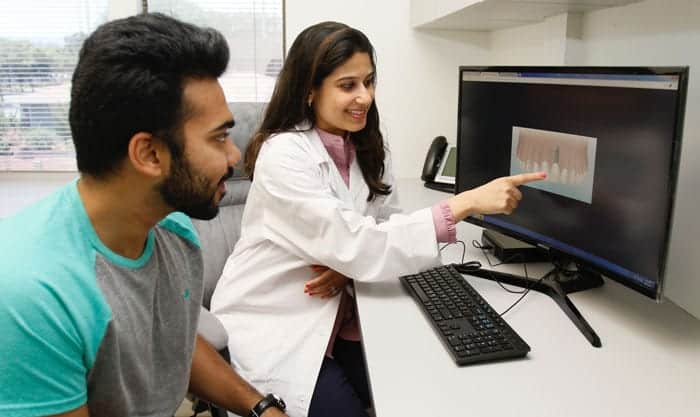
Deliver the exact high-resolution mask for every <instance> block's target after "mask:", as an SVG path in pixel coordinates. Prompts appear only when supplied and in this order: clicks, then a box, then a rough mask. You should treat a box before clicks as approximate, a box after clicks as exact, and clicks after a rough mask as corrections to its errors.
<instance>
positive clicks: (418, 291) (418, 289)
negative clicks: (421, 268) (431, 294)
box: [411, 284, 430, 303]
mask: <svg viewBox="0 0 700 417" xmlns="http://www.w3.org/2000/svg"><path fill="white" fill-rule="evenodd" d="M411 288H413V291H415V292H416V294H418V298H420V300H421V301H422V302H423V303H429V302H430V298H428V296H427V295H425V293H424V292H423V289H421V287H420V285H418V284H411Z"/></svg>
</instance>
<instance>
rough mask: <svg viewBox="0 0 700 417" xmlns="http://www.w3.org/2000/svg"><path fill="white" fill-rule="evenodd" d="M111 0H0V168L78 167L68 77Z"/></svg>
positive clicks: (103, 20) (58, 168)
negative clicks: (70, 123)
mask: <svg viewBox="0 0 700 417" xmlns="http://www.w3.org/2000/svg"><path fill="white" fill-rule="evenodd" d="M107 13H108V0H63V1H61V2H55V1H51V0H37V1H31V2H28V1H24V0H3V1H0V171H8V170H9V171H36V170H52V171H63V170H75V152H74V150H73V142H72V140H71V135H70V127H69V125H68V103H69V100H70V79H71V76H72V74H73V70H74V68H75V64H76V62H77V57H78V51H79V50H80V47H81V45H82V42H83V40H84V39H85V37H86V36H87V34H89V33H90V32H91V31H93V30H94V29H95V28H96V27H97V26H98V25H99V24H101V23H103V22H105V21H107Z"/></svg>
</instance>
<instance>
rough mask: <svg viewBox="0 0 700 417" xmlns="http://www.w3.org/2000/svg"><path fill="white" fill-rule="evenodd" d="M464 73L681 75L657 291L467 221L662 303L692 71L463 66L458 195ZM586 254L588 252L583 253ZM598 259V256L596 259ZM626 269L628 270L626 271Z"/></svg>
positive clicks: (473, 219) (474, 219) (565, 253)
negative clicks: (584, 268)
mask: <svg viewBox="0 0 700 417" xmlns="http://www.w3.org/2000/svg"><path fill="white" fill-rule="evenodd" d="M464 72H544V73H546V72H552V73H560V74H566V73H571V74H576V73H588V74H611V75H618V74H619V75H678V76H679V79H678V97H677V102H676V105H677V108H678V111H677V114H676V124H675V132H674V134H673V142H672V151H671V155H672V156H671V167H670V175H669V179H668V187H669V193H668V196H667V197H668V199H669V201H668V203H669V206H668V207H669V210H668V213H666V218H665V219H663V221H664V222H665V226H666V227H665V229H666V234H665V237H664V242H663V245H662V248H661V252H662V253H661V254H660V258H659V259H660V260H661V262H660V265H659V271H658V275H659V279H658V281H657V282H656V288H655V289H653V290H652V289H649V288H648V287H645V286H643V285H641V284H637V283H635V282H633V281H632V280H630V279H629V278H627V277H625V276H623V275H620V274H618V273H616V272H615V271H613V270H610V269H609V268H605V267H603V266H601V265H598V264H596V263H593V262H592V261H590V260H588V259H585V258H582V257H579V256H577V255H575V254H574V253H571V252H568V251H566V250H563V249H561V248H554V247H551V246H549V245H548V244H542V243H541V242H540V241H538V240H537V239H534V238H531V237H529V236H527V235H524V234H521V233H518V232H516V231H514V230H511V229H507V228H505V227H501V226H498V225H495V224H492V223H490V222H487V221H484V220H483V217H482V216H469V217H467V218H466V219H464V221H466V222H468V223H472V224H475V225H477V226H480V227H483V228H487V229H492V230H495V231H498V232H500V233H503V234H505V235H508V236H511V237H513V238H516V239H519V240H522V241H524V242H527V243H530V244H532V245H535V246H538V247H540V248H543V249H545V250H547V251H549V252H550V253H551V254H552V256H553V257H561V256H565V257H567V258H570V259H571V260H572V261H574V262H576V263H577V264H581V265H584V266H585V267H586V268H589V269H591V270H593V271H595V272H598V273H600V274H601V275H604V276H606V277H608V278H611V279H613V280H615V281H617V282H619V283H621V284H622V285H624V286H627V287H629V288H631V289H633V290H635V291H637V292H639V293H641V294H643V295H645V296H647V297H650V298H653V299H655V300H657V301H660V300H661V297H662V295H663V290H664V283H665V280H666V277H665V274H666V266H667V261H668V248H669V242H670V240H671V234H672V226H673V213H674V208H675V200H676V198H675V197H676V192H677V183H678V174H679V168H680V157H681V145H682V138H683V124H684V115H685V104H686V95H687V89H688V74H689V67H687V66H677V67H676V66H649V67H638V66H630V67H627V66H619V67H610V66H460V67H459V78H458V89H459V90H458V91H459V99H458V100H459V101H458V104H457V158H458V160H457V170H456V175H455V182H456V183H455V193H459V192H460V191H464V190H461V187H460V185H461V181H460V172H461V170H460V169H459V155H460V154H461V152H460V146H461V145H460V144H461V142H462V141H461V137H462V123H461V114H462V82H463V81H462V77H463V73H464ZM584 252H586V251H584ZM596 256H598V255H596ZM625 269H627V268H625Z"/></svg>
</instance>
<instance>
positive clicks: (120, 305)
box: [0, 181, 202, 417]
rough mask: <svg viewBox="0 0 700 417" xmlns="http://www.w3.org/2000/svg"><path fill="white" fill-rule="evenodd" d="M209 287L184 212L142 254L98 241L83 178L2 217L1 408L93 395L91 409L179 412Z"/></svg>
mask: <svg viewBox="0 0 700 417" xmlns="http://www.w3.org/2000/svg"><path fill="white" fill-rule="evenodd" d="M201 297H202V257H201V252H200V248H199V241H198V239H197V237H196V234H195V231H194V228H193V226H192V223H191V221H190V220H189V218H187V217H186V216H185V215H183V214H181V213H174V214H171V215H170V216H168V217H167V218H165V219H164V220H163V221H162V222H160V223H159V224H158V225H157V226H156V227H155V228H153V229H152V230H151V231H150V232H149V234H148V239H147V241H146V244H145V249H144V251H143V254H142V255H141V256H140V257H139V258H138V259H129V258H125V257H122V256H120V255H118V254H116V253H114V252H112V251H111V250H110V249H109V248H107V247H106V246H105V245H104V244H103V243H102V242H101V241H100V239H99V238H98V236H97V234H96V233H95V230H94V228H93V227H92V224H91V223H90V220H89V218H88V216H87V213H86V211H85V208H84V206H83V204H82V201H81V199H80V195H79V193H78V190H77V181H74V182H72V183H71V184H69V185H67V186H65V187H63V188H62V189H60V190H59V191H57V192H56V193H54V194H52V195H51V196H49V197H48V198H46V199H44V200H42V201H41V202H39V203H37V204H35V205H33V206H31V207H29V208H28V209H25V210H23V211H22V212H20V213H19V214H17V215H15V216H13V217H10V218H8V219H5V220H0V334H1V335H2V336H3V341H2V343H0V415H2V416H5V417H12V416H42V415H51V414H59V413H62V412H66V411H69V410H72V409H75V408H78V407H80V406H81V405H83V404H85V403H87V404H88V408H89V411H90V415H93V416H149V417H151V416H152V417H156V416H172V415H173V414H174V412H175V409H176V408H177V407H178V405H179V403H180V401H181V400H182V398H183V397H184V395H185V393H186V390H187V385H188V379H189V372H190V364H191V358H192V352H193V347H194V340H195V336H196V327H197V320H198V317H199V309H200V305H201Z"/></svg>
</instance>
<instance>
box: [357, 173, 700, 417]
mask: <svg viewBox="0 0 700 417" xmlns="http://www.w3.org/2000/svg"><path fill="white" fill-rule="evenodd" d="M398 186H399V192H400V196H401V199H402V204H403V206H404V207H405V208H406V209H409V210H412V209H418V208H421V207H427V206H430V205H432V204H433V203H435V202H437V201H439V200H441V199H444V198H445V197H447V196H448V194H444V193H440V192H437V191H432V190H428V189H425V188H424V187H423V186H422V185H421V183H420V182H419V181H418V180H410V181H409V180H406V181H399V183H398ZM457 233H458V238H459V239H461V240H463V241H465V242H466V243H467V244H468V246H467V255H466V258H465V260H474V259H478V260H481V261H482V263H484V264H486V262H485V261H484V259H483V258H482V256H481V253H480V252H479V251H478V250H476V249H474V248H472V247H471V245H470V244H469V242H471V240H472V239H478V238H479V237H480V233H481V229H480V228H478V227H476V226H473V225H471V224H467V223H465V222H462V223H460V224H459V225H458V231H457ZM461 250H462V249H461V245H452V246H450V247H448V248H447V249H445V251H444V252H443V260H444V262H445V263H450V262H456V261H459V258H460V257H461ZM545 269H546V266H545V265H539V266H538V267H533V268H528V272H529V273H530V275H531V276H541V275H542V273H543V272H544V271H545ZM497 270H505V271H517V272H518V273H521V270H519V269H518V267H517V266H508V267H507V268H501V267H499V268H498V269H497ZM467 279H468V281H469V282H470V283H471V284H472V285H473V286H474V287H475V288H476V289H477V290H478V291H479V292H480V293H481V294H482V296H484V298H486V300H487V301H488V302H489V303H490V304H491V305H492V306H493V307H494V308H495V309H496V310H497V311H503V310H505V308H507V307H508V306H509V305H510V304H511V303H512V302H513V301H515V300H516V299H517V297H518V295H515V294H509V293H507V292H505V291H504V290H503V289H501V288H500V287H499V286H498V285H497V284H496V283H494V282H491V281H488V280H483V279H479V278H473V277H472V278H469V277H467ZM356 288H357V293H358V300H357V301H358V308H359V314H360V322H361V327H362V333H363V338H364V345H365V353H366V355H367V364H368V368H369V378H370V384H371V388H372V392H373V396H374V405H375V410H376V413H377V417H409V416H410V417H413V416H421V417H441V416H445V417H447V416H450V417H452V416H470V417H488V416H495V417H507V416H517V417H527V416H532V417H548V416H552V417H578V416H596V417H607V416H610V417H626V416H630V417H632V416H634V417H680V416H700V321H699V320H697V319H695V318H693V317H692V316H690V315H689V314H687V313H686V312H685V311H683V310H682V309H680V308H679V307H677V306H676V305H674V304H672V303H670V302H666V303H662V304H657V303H655V302H654V301H653V300H650V299H648V298H646V297H643V296H641V295H639V294H638V293H636V292H634V291H632V290H629V289H627V288H626V287H623V286H621V285H619V284H617V283H616V282H614V281H611V280H607V279H606V280H605V285H603V287H601V288H597V289H594V290H588V291H584V292H581V293H576V294H572V295H570V298H571V300H572V301H573V302H574V304H575V305H576V306H577V307H578V309H579V310H580V311H581V313H582V314H583V316H584V317H585V318H586V320H587V321H588V322H589V323H590V324H591V326H592V327H593V329H594V330H595V331H596V332H597V333H598V335H599V336H600V338H601V340H602V343H603V347H602V348H600V349H596V348H594V347H592V346H591V345H590V344H589V343H588V341H587V340H586V339H585V338H584V336H583V335H582V334H581V333H580V332H579V330H578V329H577V328H576V327H575V326H574V325H573V323H572V322H571V321H570V320H569V318H568V317H567V316H566V315H565V314H564V312H563V311H561V309H560V308H559V307H558V306H557V305H556V304H555V303H554V301H552V300H551V299H550V298H549V297H548V296H546V295H544V294H540V293H537V292H534V291H533V292H530V294H528V295H527V296H526V297H525V299H523V300H522V301H521V302H520V303H519V304H518V305H517V306H516V307H515V308H513V310H511V311H510V312H509V313H508V314H506V315H505V316H504V318H505V319H506V321H507V322H508V323H509V324H510V325H511V327H513V329H515V331H516V332H517V333H518V334H519V335H520V336H521V337H522V338H523V339H524V340H525V341H526V342H527V343H528V344H529V345H530V347H531V349H532V351H531V352H530V353H529V354H528V355H527V356H526V357H525V358H524V359H516V360H512V361H505V362H497V363H488V364H481V365H471V366H467V367H457V366H456V365H455V363H454V362H453V360H452V358H451V356H450V355H449V354H448V353H447V351H446V350H445V348H444V347H443V345H442V343H441V342H440V340H439V339H438V337H437V335H436V334H435V333H434V332H433V330H432V328H431V327H430V324H429V323H428V321H427V320H426V319H425V317H424V316H423V314H422V312H421V311H420V310H419V307H418V305H417V304H416V303H415V302H414V301H413V299H412V298H410V297H409V295H408V294H407V293H406V292H405V291H404V289H403V288H402V287H401V284H400V283H399V282H398V281H392V282H385V283H378V284H362V283H357V285H356Z"/></svg>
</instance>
